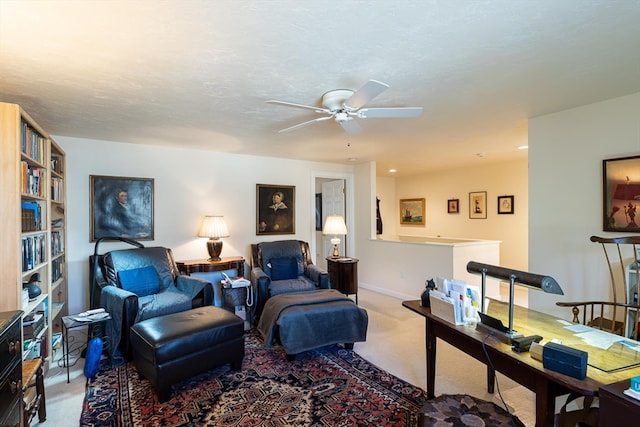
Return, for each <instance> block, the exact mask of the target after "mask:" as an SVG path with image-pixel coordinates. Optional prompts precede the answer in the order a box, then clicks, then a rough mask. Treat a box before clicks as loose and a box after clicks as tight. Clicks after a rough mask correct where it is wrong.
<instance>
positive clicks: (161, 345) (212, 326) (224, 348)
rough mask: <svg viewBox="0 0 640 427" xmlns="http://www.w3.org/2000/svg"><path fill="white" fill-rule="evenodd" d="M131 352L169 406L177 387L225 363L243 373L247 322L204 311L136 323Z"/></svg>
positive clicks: (214, 309) (215, 309)
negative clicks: (168, 401) (173, 387)
mask: <svg viewBox="0 0 640 427" xmlns="http://www.w3.org/2000/svg"><path fill="white" fill-rule="evenodd" d="M131 347H132V350H133V363H134V364H135V366H136V368H138V370H139V371H140V372H141V373H142V374H143V375H144V376H145V377H146V378H147V379H149V381H151V383H152V384H153V385H154V387H155V388H156V390H157V392H158V398H159V400H160V401H161V402H164V401H167V400H169V397H170V396H171V386H172V385H173V384H175V383H177V382H180V381H182V380H184V379H187V378H189V377H192V376H194V375H197V374H201V373H203V372H206V371H208V370H210V369H213V368H215V367H216V366H220V365H223V364H225V363H230V364H231V369H233V370H238V369H240V368H241V367H242V359H243V358H244V322H243V321H242V319H240V318H239V317H238V316H236V315H234V314H233V313H230V312H228V311H227V310H224V309H222V308H219V307H214V306H205V307H199V308H195V309H193V310H188V311H184V312H181V313H174V314H168V315H166V316H161V317H155V318H153V319H147V320H143V321H142V322H139V323H136V324H135V325H133V326H132V327H131Z"/></svg>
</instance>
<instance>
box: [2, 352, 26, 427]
mask: <svg viewBox="0 0 640 427" xmlns="http://www.w3.org/2000/svg"><path fill="white" fill-rule="evenodd" d="M16 400H19V401H22V363H21V359H20V360H19V361H18V362H17V363H14V364H13V366H12V367H11V370H10V371H9V374H8V375H7V376H6V377H5V378H3V379H2V380H1V381H0V419H3V418H5V416H6V415H7V414H9V413H10V412H12V411H13V410H14V408H13V407H14V405H15V401H16ZM7 425H14V424H11V423H9V424H6V423H5V424H2V423H0V426H7Z"/></svg>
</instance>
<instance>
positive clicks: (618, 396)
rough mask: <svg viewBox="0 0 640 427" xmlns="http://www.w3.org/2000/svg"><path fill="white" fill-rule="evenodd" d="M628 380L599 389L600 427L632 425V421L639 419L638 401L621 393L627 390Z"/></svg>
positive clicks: (639, 404)
mask: <svg viewBox="0 0 640 427" xmlns="http://www.w3.org/2000/svg"><path fill="white" fill-rule="evenodd" d="M629 383H630V380H628V379H627V380H623V381H619V382H617V383H613V384H608V385H606V386H603V387H600V390H599V391H598V394H599V395H600V403H599V406H600V417H599V423H600V425H601V426H624V425H630V423H631V424H633V422H632V420H638V419H640V401H638V400H636V399H634V398H632V397H630V396H627V395H626V394H624V393H623V392H624V391H625V390H626V389H628V388H629Z"/></svg>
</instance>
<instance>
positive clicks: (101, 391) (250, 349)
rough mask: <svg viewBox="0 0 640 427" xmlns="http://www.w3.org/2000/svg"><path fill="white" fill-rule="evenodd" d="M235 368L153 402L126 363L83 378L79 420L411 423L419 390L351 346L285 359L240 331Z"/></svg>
mask: <svg viewBox="0 0 640 427" xmlns="http://www.w3.org/2000/svg"><path fill="white" fill-rule="evenodd" d="M245 342H246V354H245V358H244V361H243V365H242V369H241V370H240V371H231V369H230V368H229V366H228V365H226V366H222V367H219V368H216V369H214V370H211V371H209V372H207V373H205V374H202V375H199V376H196V377H193V378H191V379H189V380H186V381H183V382H181V383H178V384H176V385H175V386H174V387H173V390H172V394H171V399H170V400H169V401H167V402H165V403H159V402H158V399H157V396H156V393H155V391H154V389H153V388H152V386H151V384H150V383H149V382H148V381H147V380H146V379H145V378H144V377H142V376H141V375H140V374H139V373H138V372H137V370H136V369H135V367H134V366H133V365H132V364H126V365H123V366H120V367H117V368H114V369H101V370H100V371H99V373H98V375H97V376H96V378H95V379H94V380H90V381H89V382H88V383H87V389H86V396H85V401H84V404H83V410H82V415H81V418H80V425H81V426H118V427H127V426H366V425H371V426H415V425H416V424H417V420H418V412H419V411H420V408H421V407H422V405H423V404H424V403H425V402H426V393H425V392H424V390H422V389H420V388H418V387H415V386H413V385H411V384H409V383H407V382H405V381H403V380H401V379H399V378H397V377H394V376H393V375H391V374H390V373H388V372H385V371H383V370H382V369H380V368H378V367H376V366H374V365H372V364H371V363H369V362H367V361H366V360H364V359H363V358H361V357H360V356H358V355H357V354H356V353H354V352H353V351H351V350H345V349H344V348H342V347H341V346H337V345H334V346H328V347H323V348H321V349H318V350H314V351H309V352H305V353H302V354H300V355H298V356H297V358H296V360H295V361H293V362H289V361H287V360H286V358H285V354H284V351H283V350H282V348H281V347H275V348H264V347H263V345H262V341H261V340H260V338H258V335H257V333H256V332H255V331H254V330H252V331H250V332H248V333H247V334H246V335H245Z"/></svg>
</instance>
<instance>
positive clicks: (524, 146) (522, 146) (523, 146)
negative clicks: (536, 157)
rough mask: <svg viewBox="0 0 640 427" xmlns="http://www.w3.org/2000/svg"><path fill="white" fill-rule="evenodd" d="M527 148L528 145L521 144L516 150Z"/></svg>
mask: <svg viewBox="0 0 640 427" xmlns="http://www.w3.org/2000/svg"><path fill="white" fill-rule="evenodd" d="M528 148H529V146H528V145H521V146H519V147H518V150H526V149H528Z"/></svg>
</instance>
